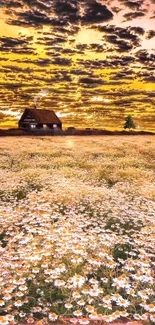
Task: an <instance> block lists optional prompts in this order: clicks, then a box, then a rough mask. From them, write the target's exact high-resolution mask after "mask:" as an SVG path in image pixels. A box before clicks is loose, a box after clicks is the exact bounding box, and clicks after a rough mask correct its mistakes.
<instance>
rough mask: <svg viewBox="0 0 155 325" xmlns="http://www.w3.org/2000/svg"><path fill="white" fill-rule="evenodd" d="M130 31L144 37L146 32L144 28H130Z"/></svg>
mask: <svg viewBox="0 0 155 325" xmlns="http://www.w3.org/2000/svg"><path fill="white" fill-rule="evenodd" d="M130 31H131V32H132V31H133V32H134V33H135V34H139V35H144V33H145V30H144V29H143V28H142V27H130Z"/></svg>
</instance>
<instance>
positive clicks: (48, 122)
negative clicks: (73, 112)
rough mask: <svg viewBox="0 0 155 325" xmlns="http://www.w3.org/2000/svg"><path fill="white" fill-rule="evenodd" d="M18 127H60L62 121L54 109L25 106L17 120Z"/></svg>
mask: <svg viewBox="0 0 155 325" xmlns="http://www.w3.org/2000/svg"><path fill="white" fill-rule="evenodd" d="M19 128H23V129H31V130H32V129H33V130H35V129H45V130H47V129H54V130H60V129H62V122H61V121H60V119H59V118H58V117H57V115H56V114H55V113H54V111H51V110H46V109H36V108H35V109H31V108H26V109H25V111H24V113H23V115H22V116H21V118H20V120H19Z"/></svg>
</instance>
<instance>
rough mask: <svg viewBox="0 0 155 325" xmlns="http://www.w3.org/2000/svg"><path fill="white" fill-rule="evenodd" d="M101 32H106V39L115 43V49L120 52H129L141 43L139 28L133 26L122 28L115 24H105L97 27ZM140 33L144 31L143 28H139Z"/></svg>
mask: <svg viewBox="0 0 155 325" xmlns="http://www.w3.org/2000/svg"><path fill="white" fill-rule="evenodd" d="M96 28H97V29H98V30H99V31H100V32H104V34H105V33H106V35H104V39H106V41H107V42H109V43H111V44H113V45H115V50H117V51H119V52H127V51H129V50H131V49H133V48H136V47H137V46H139V45H140V43H141V39H140V37H139V35H137V34H136V33H137V29H134V28H132V27H127V28H122V27H117V26H114V25H105V26H99V27H96ZM138 32H139V33H142V32H143V29H140V30H139V29H138Z"/></svg>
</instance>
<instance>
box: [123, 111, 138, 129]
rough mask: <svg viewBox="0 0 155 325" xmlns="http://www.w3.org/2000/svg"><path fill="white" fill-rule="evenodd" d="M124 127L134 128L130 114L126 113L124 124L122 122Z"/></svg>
mask: <svg viewBox="0 0 155 325" xmlns="http://www.w3.org/2000/svg"><path fill="white" fill-rule="evenodd" d="M124 129H129V130H130V129H136V126H135V124H134V121H133V118H132V116H131V115H128V116H127V117H126V118H125V124H124Z"/></svg>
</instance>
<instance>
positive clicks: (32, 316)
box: [0, 136, 155, 325]
mask: <svg viewBox="0 0 155 325" xmlns="http://www.w3.org/2000/svg"><path fill="white" fill-rule="evenodd" d="M0 167H1V168H0V325H1V324H3V325H9V324H10V325H14V324H17V323H19V322H20V323H34V324H36V325H44V324H47V323H48V324H50V323H53V322H58V321H62V320H63V319H66V318H71V320H72V321H74V322H76V319H77V322H78V323H79V324H82V325H86V324H89V322H91V321H92V320H96V319H98V318H99V319H100V320H102V321H103V322H104V321H106V322H112V321H116V320H121V321H124V320H127V319H130V320H141V321H144V323H145V322H148V323H149V324H153V323H154V321H155V303H154V295H155V285H154V283H155V272H154V270H155V138H154V136H111V137H110V136H96V137H95V136H91V137H78V136H77V137H6V138H1V139H0Z"/></svg>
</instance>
